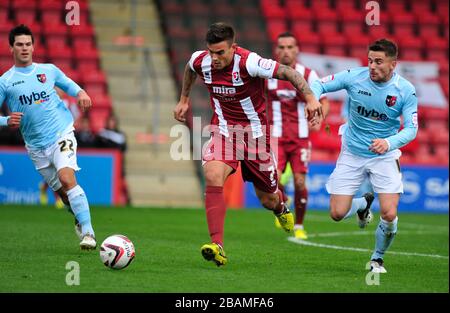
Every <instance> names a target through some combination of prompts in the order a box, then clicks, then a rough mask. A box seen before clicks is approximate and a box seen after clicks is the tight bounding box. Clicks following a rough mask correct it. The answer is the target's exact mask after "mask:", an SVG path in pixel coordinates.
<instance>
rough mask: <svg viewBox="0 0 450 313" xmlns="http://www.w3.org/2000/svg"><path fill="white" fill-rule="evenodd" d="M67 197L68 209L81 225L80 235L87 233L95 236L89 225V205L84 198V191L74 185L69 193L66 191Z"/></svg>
mask: <svg viewBox="0 0 450 313" xmlns="http://www.w3.org/2000/svg"><path fill="white" fill-rule="evenodd" d="M67 196H68V197H69V203H70V207H71V208H72V211H73V213H74V215H75V218H76V219H77V221H78V222H79V223H80V225H81V233H82V235H85V234H87V233H89V234H91V235H92V236H95V234H94V230H93V229H92V225H91V213H90V212H89V203H88V201H87V198H86V194H85V193H84V190H83V189H82V188H81V187H80V186H79V185H76V186H75V187H73V188H72V189H70V190H69V191H67Z"/></svg>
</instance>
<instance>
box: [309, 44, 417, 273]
mask: <svg viewBox="0 0 450 313" xmlns="http://www.w3.org/2000/svg"><path fill="white" fill-rule="evenodd" d="M368 61H369V63H368V67H360V68H355V69H351V70H346V71H343V72H340V73H337V74H335V75H330V76H327V77H325V78H323V79H322V80H317V81H315V82H314V83H313V84H312V85H311V89H312V91H313V92H314V95H315V96H316V98H317V99H318V98H319V97H320V95H321V94H322V93H326V92H332V91H337V90H341V89H346V90H347V93H348V96H349V116H348V124H347V127H345V128H344V133H343V135H342V148H341V153H340V155H339V158H338V160H337V163H336V168H335V169H334V171H333V173H332V174H331V175H330V177H329V179H328V182H327V184H326V188H327V191H328V193H330V195H331V196H330V215H331V218H332V219H333V220H335V221H340V220H342V219H344V218H348V217H350V216H353V215H354V214H355V213H357V215H358V220H359V225H360V227H361V228H363V227H365V226H366V225H367V223H368V222H370V220H371V219H372V213H371V212H370V206H371V204H372V202H373V199H374V197H373V194H371V193H366V194H365V195H364V196H363V197H362V198H355V199H353V196H354V194H355V193H356V191H357V190H358V189H359V187H360V185H361V184H362V182H363V181H364V179H365V177H366V176H368V177H369V179H370V182H371V184H372V186H373V190H374V191H375V192H376V193H378V197H379V201H380V214H381V217H380V222H379V224H378V227H377V229H376V233H375V239H376V243H375V250H374V252H373V254H372V256H371V262H370V269H371V271H372V272H377V273H386V269H385V267H384V262H383V257H384V254H385V252H386V250H387V249H388V248H389V246H390V245H391V243H392V241H393V239H394V236H395V234H396V232H397V222H398V218H397V206H398V202H399V198H400V193H403V184H402V180H401V172H400V163H399V157H400V155H401V152H400V150H398V149H399V148H400V147H403V146H405V145H406V144H408V143H409V142H410V141H412V140H413V139H414V138H415V137H416V134H417V130H418V121H417V97H416V93H415V88H414V86H413V85H412V84H411V83H410V82H409V81H407V80H406V79H405V78H403V77H401V76H400V75H398V74H397V73H396V72H394V69H395V66H396V63H397V46H396V44H395V43H393V42H391V41H389V40H386V39H381V40H378V41H375V42H374V43H372V44H371V45H370V46H369V52H368ZM400 116H403V124H404V128H403V129H402V130H401V131H399V128H400Z"/></svg>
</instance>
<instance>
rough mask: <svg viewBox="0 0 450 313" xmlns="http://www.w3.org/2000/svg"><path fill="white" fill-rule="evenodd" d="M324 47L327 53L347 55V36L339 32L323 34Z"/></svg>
mask: <svg viewBox="0 0 450 313" xmlns="http://www.w3.org/2000/svg"><path fill="white" fill-rule="evenodd" d="M322 42H323V49H324V53H325V54H330V55H337V56H345V55H346V45H347V40H346V38H345V37H344V36H343V35H341V34H339V33H328V34H324V35H323V36H322Z"/></svg>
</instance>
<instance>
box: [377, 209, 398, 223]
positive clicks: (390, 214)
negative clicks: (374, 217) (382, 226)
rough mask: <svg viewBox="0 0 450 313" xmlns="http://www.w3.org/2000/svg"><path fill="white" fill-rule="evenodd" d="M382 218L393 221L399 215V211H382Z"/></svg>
mask: <svg viewBox="0 0 450 313" xmlns="http://www.w3.org/2000/svg"><path fill="white" fill-rule="evenodd" d="M380 215H381V218H382V219H383V220H385V221H386V222H392V221H393V220H395V218H396V217H397V213H396V212H395V211H393V212H381V214H380Z"/></svg>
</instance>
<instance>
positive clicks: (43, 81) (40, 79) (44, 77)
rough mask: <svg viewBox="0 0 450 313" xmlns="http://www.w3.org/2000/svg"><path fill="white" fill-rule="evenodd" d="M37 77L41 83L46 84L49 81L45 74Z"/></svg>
mask: <svg viewBox="0 0 450 313" xmlns="http://www.w3.org/2000/svg"><path fill="white" fill-rule="evenodd" d="M36 77H37V80H38V81H40V82H41V83H45V82H46V81H47V76H45V74H37V75H36Z"/></svg>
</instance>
